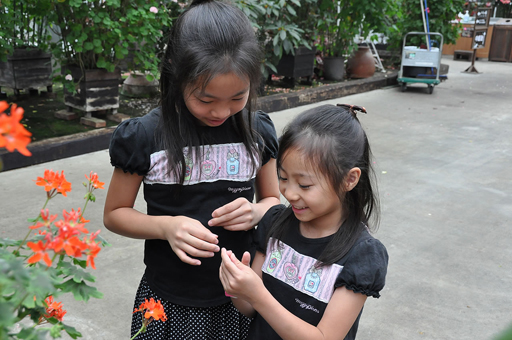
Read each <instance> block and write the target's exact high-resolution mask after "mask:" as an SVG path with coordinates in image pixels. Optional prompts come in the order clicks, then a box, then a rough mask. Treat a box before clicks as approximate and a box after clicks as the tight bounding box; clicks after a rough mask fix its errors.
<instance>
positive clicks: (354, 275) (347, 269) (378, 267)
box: [334, 237, 388, 298]
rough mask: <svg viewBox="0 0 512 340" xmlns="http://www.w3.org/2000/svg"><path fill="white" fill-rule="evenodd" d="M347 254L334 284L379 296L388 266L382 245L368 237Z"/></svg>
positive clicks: (386, 254)
mask: <svg viewBox="0 0 512 340" xmlns="http://www.w3.org/2000/svg"><path fill="white" fill-rule="evenodd" d="M347 256H348V259H347V261H346V262H345V265H344V267H343V270H342V271H341V273H340V275H338V278H337V280H336V283H335V285H334V286H335V287H336V288H338V287H342V286H345V287H346V288H347V289H350V290H352V291H354V292H356V293H362V294H365V295H367V296H373V297H374V298H379V297H380V291H381V290H382V288H384V284H385V279H386V273H387V267H388V253H387V251H386V248H385V247H384V245H383V244H382V243H381V242H380V241H379V240H377V239H375V238H373V237H370V238H367V239H365V240H362V241H361V242H359V243H357V244H356V245H354V247H353V248H352V249H351V250H350V252H349V254H347Z"/></svg>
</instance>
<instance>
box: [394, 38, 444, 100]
mask: <svg viewBox="0 0 512 340" xmlns="http://www.w3.org/2000/svg"><path fill="white" fill-rule="evenodd" d="M411 35H422V36H427V41H428V44H429V45H431V44H430V41H431V39H430V37H431V36H438V37H440V38H441V41H440V42H439V41H437V40H435V41H436V42H437V44H438V46H439V47H428V46H427V48H426V49H425V48H420V47H416V46H407V44H406V41H407V37H409V36H411ZM442 49H443V35H442V34H441V33H437V32H430V33H425V32H409V33H407V34H405V36H404V43H403V48H402V63H401V65H400V72H398V79H397V80H398V83H399V84H400V85H401V87H402V92H404V91H405V90H407V84H412V83H422V84H427V86H428V93H430V94H432V92H434V86H435V85H438V84H440V83H441V80H440V77H439V72H440V69H441V55H442ZM429 68H430V70H431V73H430V74H426V73H427V72H428V69H429ZM434 70H435V72H434ZM434 73H435V74H434Z"/></svg>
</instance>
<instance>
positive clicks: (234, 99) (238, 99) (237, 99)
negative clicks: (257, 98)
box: [232, 97, 244, 102]
mask: <svg viewBox="0 0 512 340" xmlns="http://www.w3.org/2000/svg"><path fill="white" fill-rule="evenodd" d="M242 99H244V98H243V97H242V98H233V99H232V100H233V101H235V102H239V101H241V100H242Z"/></svg>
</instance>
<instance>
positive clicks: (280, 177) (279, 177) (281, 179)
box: [277, 176, 288, 181]
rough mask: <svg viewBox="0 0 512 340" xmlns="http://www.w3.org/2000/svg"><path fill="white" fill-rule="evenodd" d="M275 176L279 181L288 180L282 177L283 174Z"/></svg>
mask: <svg viewBox="0 0 512 340" xmlns="http://www.w3.org/2000/svg"><path fill="white" fill-rule="evenodd" d="M277 178H278V179H279V180H280V181H286V180H288V179H287V178H284V177H283V176H277Z"/></svg>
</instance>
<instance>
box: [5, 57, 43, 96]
mask: <svg viewBox="0 0 512 340" xmlns="http://www.w3.org/2000/svg"><path fill="white" fill-rule="evenodd" d="M51 59H52V55H51V53H45V52H43V51H41V50H39V49H28V48H27V49H16V50H14V53H13V55H11V56H8V57H7V61H6V62H0V87H2V86H5V87H10V88H12V89H13V90H14V92H15V94H19V91H20V90H25V89H38V88H40V87H46V88H47V90H48V92H52V78H51V76H52V60H51Z"/></svg>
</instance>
